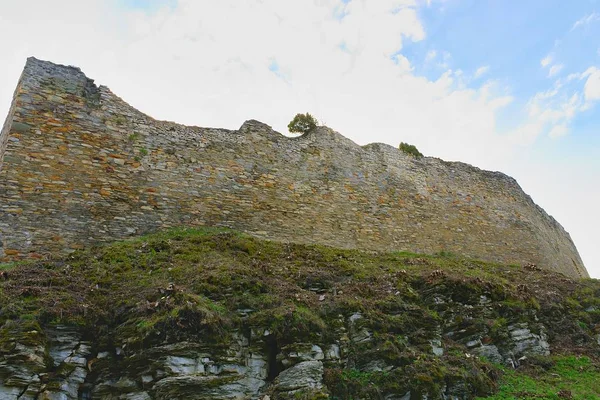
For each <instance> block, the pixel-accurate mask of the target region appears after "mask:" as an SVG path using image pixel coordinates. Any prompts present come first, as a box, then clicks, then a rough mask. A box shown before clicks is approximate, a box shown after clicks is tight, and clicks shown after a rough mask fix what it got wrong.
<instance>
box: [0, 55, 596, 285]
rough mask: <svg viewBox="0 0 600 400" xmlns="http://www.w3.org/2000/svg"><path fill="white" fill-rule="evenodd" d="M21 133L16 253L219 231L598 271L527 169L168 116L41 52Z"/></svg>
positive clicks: (10, 172) (17, 126)
mask: <svg viewBox="0 0 600 400" xmlns="http://www.w3.org/2000/svg"><path fill="white" fill-rule="evenodd" d="M11 119H12V121H11ZM7 127H9V131H10V132H9V140H8V142H7V143H8V147H7V151H6V154H5V155H4V165H3V166H2V169H1V170H0V232H1V237H0V239H1V241H2V242H3V243H2V245H0V258H2V259H4V260H10V259H16V258H25V257H34V258H35V257H42V256H43V255H44V254H45V253H47V252H51V251H72V250H74V249H77V248H80V247H82V246H84V245H85V244H87V243H95V242H103V241H110V240H114V239H118V238H124V237H127V236H130V235H138V234H142V233H146V232H151V231H155V230H158V229H161V228H167V227H172V226H180V225H184V226H194V225H217V226H228V227H231V228H235V229H239V230H242V231H245V232H248V233H250V234H253V235H256V236H261V237H266V238H270V239H276V240H284V241H285V240H289V241H297V242H305V243H320V244H326V245H332V246H337V247H343V248H351V247H357V248H364V249H372V250H384V251H391V250H408V251H413V252H423V253H436V252H440V251H447V252H454V253H457V254H461V255H465V256H468V257H474V258H480V259H485V260H490V261H498V262H506V263H525V262H533V263H536V264H538V265H539V266H541V267H545V268H550V269H553V270H557V271H560V272H563V273H565V274H567V275H570V276H573V277H580V276H588V274H587V272H586V270H585V267H584V266H583V263H582V261H581V258H580V257H579V254H578V252H577V250H576V248H575V246H574V244H573V242H572V241H571V239H570V237H569V235H568V233H567V232H565V230H564V229H563V228H562V227H561V226H560V225H559V224H558V223H557V222H556V221H555V220H554V219H553V218H552V217H550V216H548V215H547V214H546V213H545V212H544V211H543V210H542V209H541V208H540V207H538V206H537V205H536V204H535V203H534V202H533V201H532V200H531V198H530V197H529V196H528V195H526V194H525V193H524V192H523V191H522V190H521V188H520V187H519V185H518V184H517V182H516V181H515V180H514V179H512V178H510V177H508V176H506V175H504V174H501V173H498V172H488V171H482V170H480V169H478V168H475V167H472V166H470V165H467V164H463V163H450V162H445V161H442V160H439V159H436V158H429V157H425V158H422V159H415V158H413V157H410V156H408V155H405V154H404V153H402V152H400V151H398V150H397V149H395V148H393V147H391V146H388V145H384V144H370V145H367V146H362V147H361V146H359V145H357V144H355V143H353V142H352V141H350V140H349V139H346V138H345V137H343V136H341V135H340V134H339V133H337V132H334V131H333V130H331V129H329V128H326V127H321V128H318V129H317V130H315V131H313V132H312V133H310V134H307V135H303V136H301V137H297V138H287V137H285V136H283V135H281V134H279V133H277V132H275V131H273V130H272V129H271V128H270V127H269V126H267V125H265V124H262V123H260V122H257V121H247V122H246V123H244V124H243V125H242V127H241V128H240V129H239V130H237V131H229V130H225V129H210V128H199V127H188V126H182V125H178V124H175V123H171V122H164V121H156V120H154V119H152V118H150V117H148V116H146V115H144V114H142V113H140V112H139V111H137V110H135V109H133V108H132V107H130V106H129V105H128V104H126V103H125V102H123V101H122V100H121V99H120V98H118V97H117V96H115V95H114V94H113V93H111V92H110V90H109V89H108V88H106V87H103V86H100V87H97V86H96V85H94V83H93V81H91V80H90V79H88V78H87V77H86V76H85V75H84V74H83V73H82V72H81V71H80V70H79V69H78V68H74V67H65V66H60V65H55V64H52V63H49V62H44V61H40V60H36V59H34V58H30V59H29V60H28V61H27V65H26V67H25V71H24V73H23V77H22V79H21V83H20V86H19V88H18V90H17V93H16V97H15V103H14V108H13V109H12V110H11V113H10V114H9V118H8V120H7ZM4 134H5V132H4V131H3V135H4ZM4 142H6V140H5V141H4Z"/></svg>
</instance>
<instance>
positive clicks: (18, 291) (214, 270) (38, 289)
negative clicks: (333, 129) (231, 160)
mask: <svg viewBox="0 0 600 400" xmlns="http://www.w3.org/2000/svg"><path fill="white" fill-rule="evenodd" d="M0 273H2V275H0V329H2V330H10V332H8V331H7V333H6V335H5V334H4V333H2V332H0V338H1V337H4V338H7V337H15V335H17V336H18V335H21V336H22V335H24V334H26V333H27V332H30V331H31V332H33V331H35V332H38V333H39V332H40V329H42V330H43V329H44V328H45V327H48V326H52V325H54V324H57V323H61V324H69V325H77V326H79V327H80V329H82V330H84V332H87V334H88V335H90V336H93V337H94V341H95V343H97V346H98V349H99V350H102V349H103V348H109V347H110V346H111V344H112V346H114V344H115V343H118V345H119V346H122V347H123V348H124V349H126V351H127V352H128V354H134V352H135V351H137V350H139V349H146V348H150V347H153V346H157V345H161V344H165V343H176V342H180V341H184V340H188V341H192V342H196V343H203V344H206V345H210V346H211V347H212V348H216V349H219V348H225V346H227V345H228V344H229V343H230V342H231V341H232V340H234V339H233V338H232V336H231V332H233V331H242V332H247V331H249V330H257V331H259V332H264V331H268V332H269V335H270V336H271V338H272V339H273V340H274V342H275V344H276V348H279V349H281V348H283V347H285V346H287V345H292V344H294V343H318V344H319V345H320V346H321V347H322V348H324V349H325V348H327V346H329V345H331V344H333V343H336V342H337V341H339V340H340V337H341V336H342V337H345V338H346V339H344V340H346V341H347V340H348V339H347V338H348V337H349V336H352V335H356V334H360V332H363V331H367V332H370V335H371V339H370V340H369V341H349V342H346V343H347V344H346V348H345V350H344V351H345V354H344V357H347V359H348V361H347V364H345V365H347V367H344V368H342V367H341V366H335V365H327V366H326V370H325V382H326V384H327V387H328V390H329V391H330V393H331V394H332V398H337V399H350V398H354V399H358V398H361V399H379V398H380V397H378V396H380V394H381V393H382V391H384V390H387V391H388V392H393V393H398V394H404V393H406V392H407V391H409V390H410V391H411V392H412V393H422V394H425V393H429V394H435V393H439V392H440V391H441V390H442V388H443V387H444V385H446V387H450V386H452V384H453V383H455V382H460V385H462V386H461V387H462V388H463V389H461V390H464V391H465V392H466V393H470V394H473V395H479V396H486V395H490V394H492V393H494V392H495V391H496V390H497V389H498V385H500V386H499V388H500V391H499V392H498V394H497V395H496V397H491V399H509V398H527V397H519V396H521V395H522V393H526V392H527V393H545V394H548V393H550V392H551V391H554V392H553V393H557V392H558V390H559V389H562V388H569V390H571V391H572V393H573V395H574V396H575V395H580V397H575V398H582V399H583V398H594V397H590V396H592V395H590V393H592V394H597V393H596V392H593V389H592V386H593V385H592V382H593V379H598V378H599V377H598V369H597V368H598V363H597V361H594V359H593V358H583V357H581V358H576V357H575V358H574V357H570V358H569V357H557V358H555V359H553V361H552V363H551V367H548V366H547V364H548V363H547V362H542V361H539V360H538V361H537V362H538V363H537V364H535V365H534V364H531V366H529V367H526V366H524V367H521V368H520V369H518V370H516V371H511V370H506V369H503V368H501V367H499V366H495V365H493V364H491V363H489V362H487V361H485V360H483V359H479V358H477V357H471V356H468V355H467V354H466V353H467V351H466V349H465V347H464V346H463V345H462V344H460V343H464V342H465V340H468V339H464V338H468V337H469V335H473V334H474V333H476V334H477V335H480V336H478V337H481V338H482V339H481V340H482V341H484V342H486V341H487V342H489V341H493V342H494V343H501V342H502V340H505V339H506V338H507V337H508V333H507V327H508V326H510V325H511V324H515V323H518V322H526V323H527V324H528V326H529V327H530V329H531V330H532V331H536V329H539V326H540V323H543V324H544V325H545V326H546V327H547V328H548V330H549V331H550V332H549V335H550V338H549V340H551V342H552V350H553V354H573V353H574V352H577V353H578V354H588V355H590V356H591V355H593V354H594V351H597V345H596V344H595V340H596V339H595V335H596V334H597V333H596V331H597V330H598V329H599V327H600V313H598V311H597V310H598V305H599V304H600V300H599V298H600V282H598V281H596V280H582V281H574V280H571V279H568V278H566V277H564V276H563V275H560V274H555V273H552V272H549V271H534V270H529V269H526V268H521V267H519V266H514V265H513V266H506V265H499V264H493V263H485V262H481V261H476V260H469V259H464V258H461V257H459V256H456V255H447V254H438V255H429V256H427V255H419V254H412V253H406V252H395V253H370V252H362V251H358V250H341V249H334V248H331V247H326V246H318V245H300V244H290V243H278V242H271V241H265V240H259V239H256V238H254V237H251V236H248V235H245V234H241V233H238V232H234V231H229V230H223V229H211V228H202V229H172V230H169V231H165V232H160V233H157V234H153V235H148V236H143V237H139V238H135V239H132V240H129V241H124V242H117V243H114V244H110V245H106V246H96V247H91V248H89V249H86V250H81V251H77V252H75V253H73V254H71V255H69V256H65V257H56V258H52V259H49V260H46V261H35V262H23V263H16V264H3V265H1V266H0ZM486 302H487V303H486ZM486 304H487V305H486ZM240 310H244V311H243V313H240ZM357 315H358V316H359V317H357V318H354V320H353V322H352V323H350V322H349V321H350V317H351V316H357ZM32 326H35V327H36V329H31V327H32ZM38 326H39V327H41V328H37V327H38ZM439 327H442V329H443V332H444V335H442V336H439V335H440V333H436V332H437V330H438V329H440V328H439ZM448 332H453V334H452V335H447V333H448ZM461 335H462V336H461ZM439 338H441V340H442V347H443V348H444V354H443V355H441V356H436V355H434V354H433V352H432V347H431V341H432V340H439ZM33 339H35V340H40V339H39V338H33ZM33 339H32V340H33ZM20 340H21V339H20ZM14 345H15V342H14V341H12V340H11V341H8V342H6V341H5V342H4V343H2V340H1V339H0V356H1V355H2V352H9V351H10V349H11V348H12V347H11V346H14ZM532 362H533V360H532ZM378 363H383V364H382V365H384V366H386V365H387V366H392V367H393V368H392V369H389V368H388V369H386V368H380V369H377V368H375V369H373V368H372V367H373V365H375V366H376V365H379V364H378ZM578 363H579V364H578ZM540 366H545V367H544V368H546V369H544V370H542V369H539V368H542V367H540ZM575 372H577V373H575ZM536 374H537V375H536ZM553 374H556V375H558V376H555V375H553ZM502 375H503V376H502ZM501 376H502V377H501ZM528 377H529V378H528ZM499 379H501V380H499ZM528 379H529V380H528ZM527 382H529V383H531V384H532V385H537V386H535V387H529V386H523V385H527V384H528V383H527ZM519 385H521V386H519ZM577 385H579V386H581V390H579V389H578V386H577ZM584 389H585V390H588V391H587V392H585V391H583V390H584ZM535 390H537V392H536V391H535ZM519 393H520V394H519ZM498 396H504V397H498ZM511 396H513V397H511ZM585 396H588V397H585ZM434 397H435V396H434ZM532 398H534V397H532ZM538 398H540V397H538ZM548 398H554V397H548Z"/></svg>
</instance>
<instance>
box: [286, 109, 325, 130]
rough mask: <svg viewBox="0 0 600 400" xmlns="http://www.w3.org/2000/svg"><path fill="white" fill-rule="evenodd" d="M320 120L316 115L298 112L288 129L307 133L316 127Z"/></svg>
mask: <svg viewBox="0 0 600 400" xmlns="http://www.w3.org/2000/svg"><path fill="white" fill-rule="evenodd" d="M318 125H319V122H318V121H317V119H316V118H315V117H313V116H312V115H310V114H309V113H306V114H296V116H295V117H294V119H292V120H291V121H290V123H289V124H288V130H289V131H290V132H292V133H307V132H310V131H312V130H313V129H315V128H316V127H317V126H318Z"/></svg>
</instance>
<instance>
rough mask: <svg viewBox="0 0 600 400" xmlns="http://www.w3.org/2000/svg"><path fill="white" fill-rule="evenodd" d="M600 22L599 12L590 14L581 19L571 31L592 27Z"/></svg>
mask: <svg viewBox="0 0 600 400" xmlns="http://www.w3.org/2000/svg"><path fill="white" fill-rule="evenodd" d="M597 21H600V14H598V13H597V12H593V13H591V14H588V15H586V16H584V17H582V18H581V19H579V20H577V21H576V22H575V23H574V24H573V27H572V28H571V31H574V30H575V29H577V28H581V27H584V26H587V25H590V24H592V23H594V22H597Z"/></svg>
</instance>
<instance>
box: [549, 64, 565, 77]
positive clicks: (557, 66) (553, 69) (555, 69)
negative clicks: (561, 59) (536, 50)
mask: <svg viewBox="0 0 600 400" xmlns="http://www.w3.org/2000/svg"><path fill="white" fill-rule="evenodd" d="M563 68H564V65H562V64H555V65H553V66H552V67H550V70H549V71H548V77H549V78H551V77H553V76H555V75H557V74H558V73H559V72H560V71H562V69H563Z"/></svg>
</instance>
